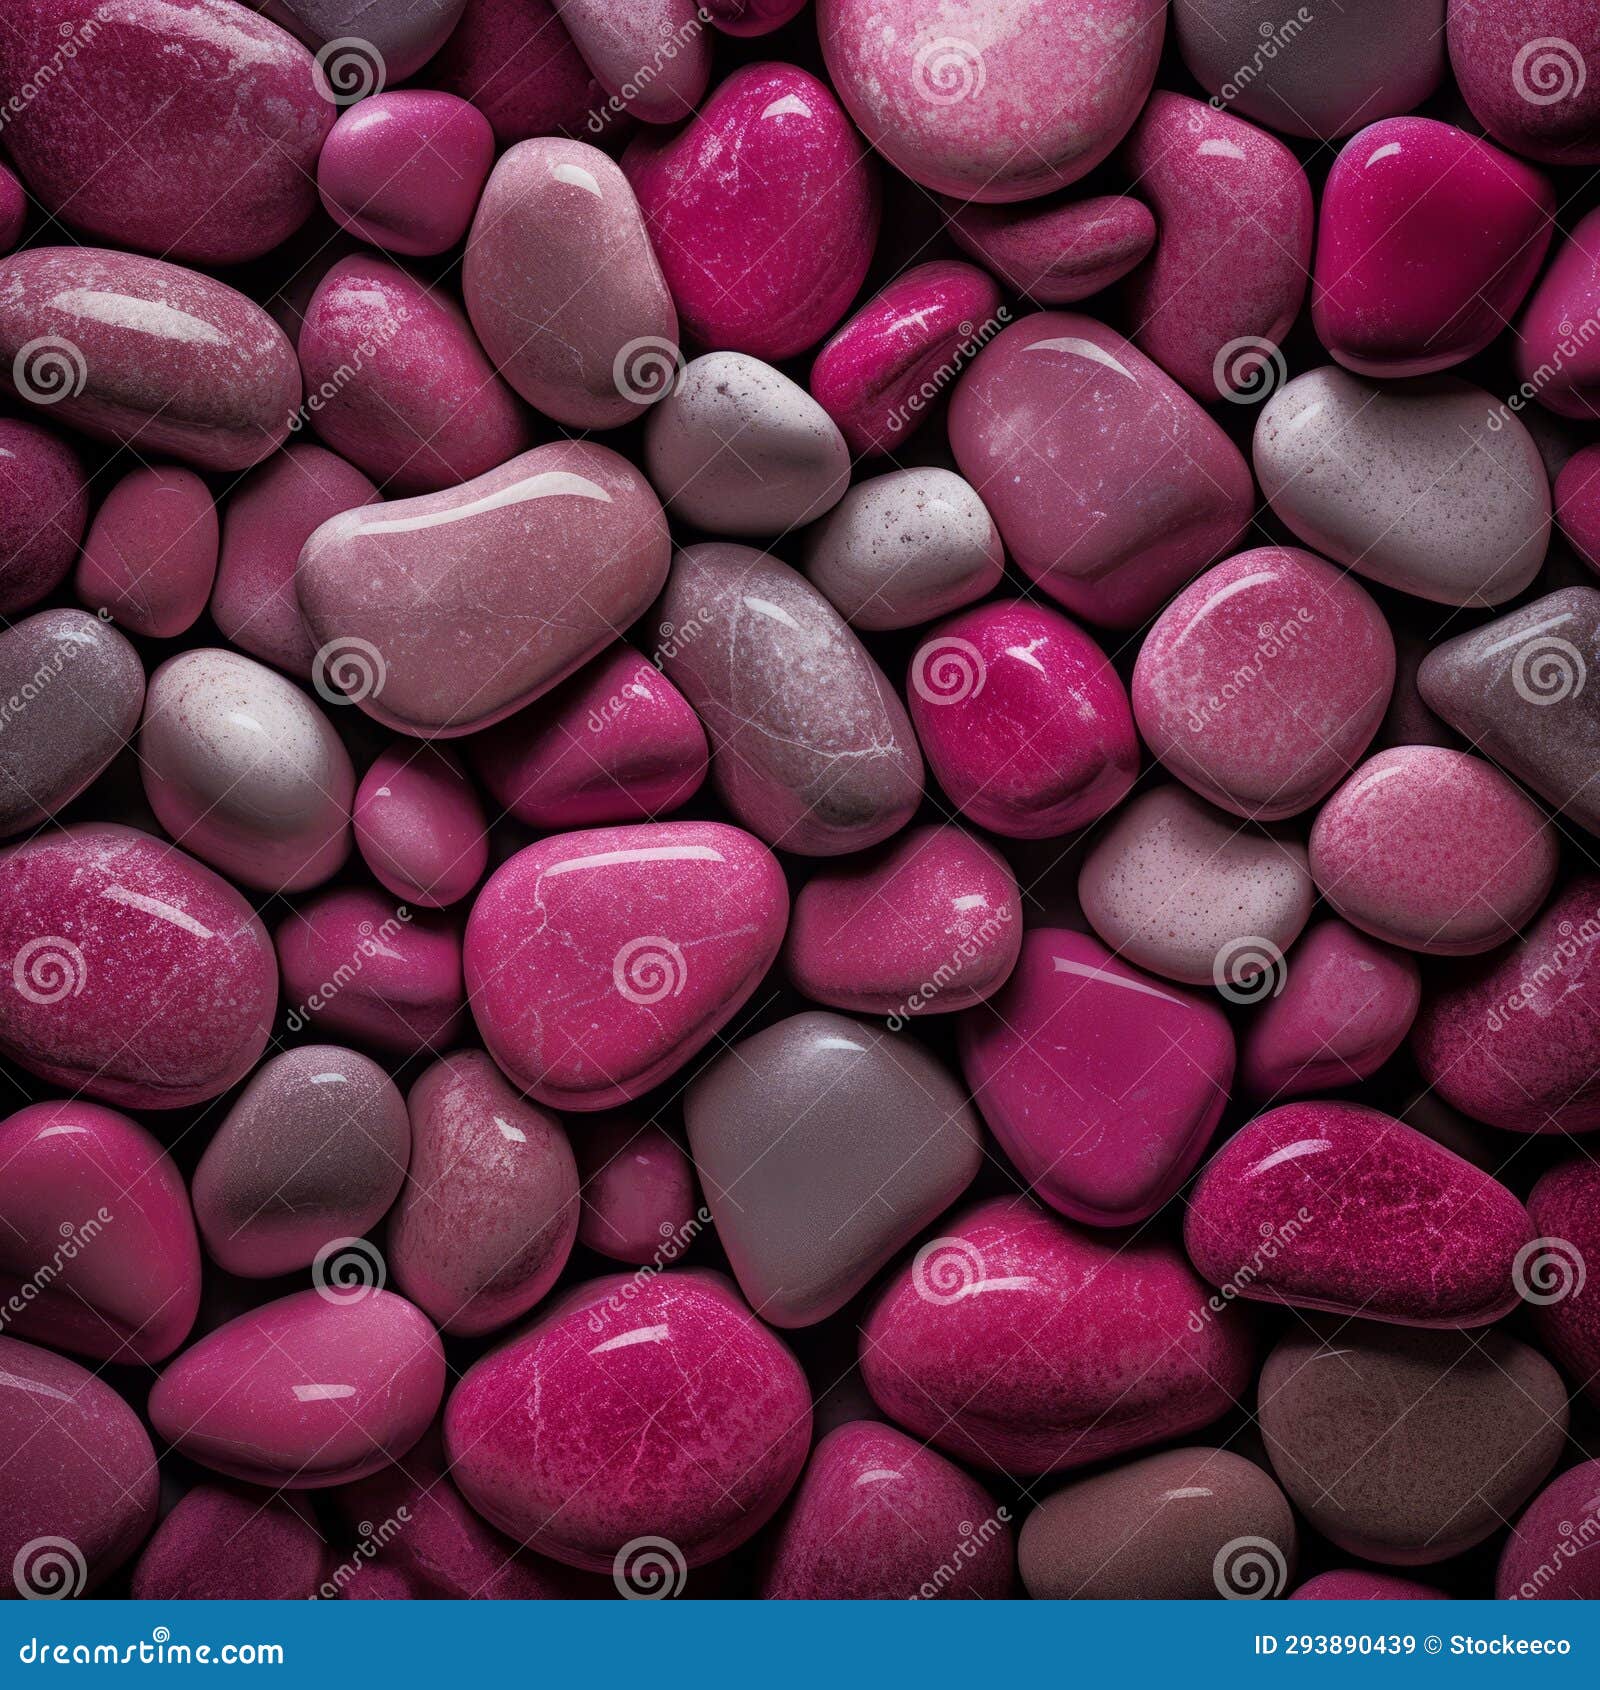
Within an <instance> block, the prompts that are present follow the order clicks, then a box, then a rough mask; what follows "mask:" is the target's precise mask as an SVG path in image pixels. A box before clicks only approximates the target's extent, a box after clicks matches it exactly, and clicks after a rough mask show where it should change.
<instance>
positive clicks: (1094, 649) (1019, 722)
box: [906, 599, 1139, 839]
mask: <svg viewBox="0 0 1600 1690" xmlns="http://www.w3.org/2000/svg"><path fill="white" fill-rule="evenodd" d="M906 697H907V700H908V702H909V704H910V707H911V720H912V722H913V724H914V725H915V727H916V730H917V738H918V740H919V741H920V742H921V744H922V748H923V750H924V751H925V752H926V753H927V757H928V763H929V766H930V767H931V768H932V770H933V773H934V778H935V779H936V780H937V781H938V782H939V785H940V786H941V787H942V788H943V790H944V793H945V796H946V797H947V798H949V800H950V802H951V803H952V804H953V805H954V806H955V807H956V809H957V810H959V811H960V812H961V813H962V815H964V816H965V817H966V818H967V819H968V820H969V821H972V822H976V823H977V825H978V826H980V827H986V828H988V829H989V830H990V831H991V832H992V833H1000V834H1004V835H1006V836H1007V837H1009V838H1013V839H1052V838H1056V837H1058V836H1059V835H1061V834H1064V833H1071V832H1073V831H1074V830H1076V829H1078V828H1081V827H1087V826H1088V825H1089V823H1090V822H1093V821H1098V820H1099V818H1100V817H1101V816H1103V815H1105V814H1106V813H1107V812H1108V811H1109V810H1111V809H1113V808H1115V806H1116V805H1117V804H1119V803H1120V802H1121V801H1122V799H1123V798H1124V797H1125V796H1126V795H1127V793H1128V789H1129V788H1130V787H1131V786H1132V785H1133V782H1134V777H1135V776H1136V775H1137V774H1138V772H1139V744H1138V740H1137V739H1136V738H1135V736H1134V731H1133V713H1132V711H1131V710H1130V709H1129V708H1128V694H1127V691H1126V689H1125V688H1124V687H1123V685H1122V681H1121V679H1120V678H1119V677H1118V675H1117V673H1116V671H1115V670H1114V669H1113V668H1112V667H1111V664H1110V661H1109V660H1108V659H1107V657H1106V655H1105V653H1104V652H1103V651H1101V649H1100V647H1099V646H1097V645H1096V644H1095V643H1094V641H1093V640H1092V639H1090V638H1089V636H1088V635H1087V634H1086V633H1084V632H1083V630H1082V629H1081V628H1079V627H1077V626H1076V624H1074V623H1072V622H1070V621H1068V619H1067V618H1066V617H1065V616H1063V615H1061V613H1060V612H1059V611H1057V610H1053V609H1051V608H1049V607H1048V606H1045V605H1039V604H1033V603H1030V602H1029V601H1027V600H1025V599H1001V600H998V601H995V602H993V603H990V604H985V605H981V606H979V607H978V608H977V609H976V610H968V611H964V612H963V613H962V614H961V615H959V616H953V617H951V618H950V620H949V621H947V622H941V623H940V624H939V625H938V627H936V628H934V629H932V630H931V631H930V632H929V634H928V636H927V638H926V639H925V640H924V641H923V642H922V644H921V645H920V646H918V648H917V650H916V652H915V654H914V655H913V656H912V659H911V666H910V671H909V676H908V680H907V685H906Z"/></svg>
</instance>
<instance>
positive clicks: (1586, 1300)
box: [1523, 1156, 1600, 1401]
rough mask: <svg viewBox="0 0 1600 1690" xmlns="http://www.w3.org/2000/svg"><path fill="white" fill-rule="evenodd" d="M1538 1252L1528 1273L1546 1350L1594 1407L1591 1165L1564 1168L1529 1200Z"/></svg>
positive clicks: (1595, 1245) (1598, 1232) (1596, 1257)
mask: <svg viewBox="0 0 1600 1690" xmlns="http://www.w3.org/2000/svg"><path fill="white" fill-rule="evenodd" d="M1528 1212H1529V1214H1531V1215H1532V1216H1533V1224H1534V1227H1535V1229H1536V1230H1537V1232H1538V1233H1539V1237H1540V1240H1541V1242H1540V1245H1539V1248H1538V1249H1537V1250H1535V1251H1533V1252H1532V1253H1531V1255H1530V1257H1529V1259H1528V1260H1527V1262H1525V1263H1524V1265H1523V1278H1524V1280H1525V1281H1526V1292H1525V1295H1526V1296H1527V1299H1528V1301H1529V1302H1530V1303H1532V1304H1533V1321H1534V1325H1535V1327H1536V1328H1537V1329H1538V1333H1539V1339H1540V1342H1541V1343H1542V1344H1543V1345H1544V1347H1545V1349H1546V1350H1547V1351H1548V1352H1549V1354H1550V1355H1551V1356H1553V1357H1554V1358H1555V1360H1556V1361H1558V1362H1559V1363H1560V1364H1561V1366H1562V1367H1563V1368H1564V1369H1565V1370H1566V1372H1567V1373H1568V1375H1569V1376H1570V1377H1571V1379H1572V1381H1573V1383H1574V1384H1575V1385H1576V1386H1577V1387H1578V1389H1579V1390H1580V1391H1581V1392H1582V1393H1584V1394H1585V1395H1586V1396H1588V1397H1589V1398H1590V1400H1591V1401H1600V1283H1592V1282H1591V1279H1590V1275H1589V1271H1588V1264H1589V1263H1590V1262H1600V1173H1597V1171H1596V1168H1595V1165H1594V1163H1593V1162H1591V1161H1590V1160H1588V1158H1587V1157H1584V1156H1578V1157H1577V1158H1575V1159H1574V1160H1572V1161H1570V1162H1561V1163H1558V1164H1557V1165H1556V1166H1555V1167H1553V1168H1551V1169H1550V1171H1549V1172H1548V1173H1546V1174H1544V1175H1543V1176H1542V1177H1541V1178H1540V1180H1539V1182H1538V1184H1537V1185H1535V1186H1534V1188H1533V1190H1532V1191H1531V1192H1530V1193H1529V1195H1528Z"/></svg>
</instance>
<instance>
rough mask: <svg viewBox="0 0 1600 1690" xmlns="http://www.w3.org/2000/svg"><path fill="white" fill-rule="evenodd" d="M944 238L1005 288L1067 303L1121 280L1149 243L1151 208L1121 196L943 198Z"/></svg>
mask: <svg viewBox="0 0 1600 1690" xmlns="http://www.w3.org/2000/svg"><path fill="white" fill-rule="evenodd" d="M944 209H945V211H946V212H947V214H948V215H949V218H950V236H951V239H952V240H954V241H955V243H956V245H957V246H959V247H960V248H961V250H962V251H963V252H966V253H969V254H971V256H972V257H973V258H976V259H977V260H978V261H979V262H980V263H982V264H986V265H987V266H988V267H989V268H990V269H991V270H993V271H994V273H995V274H996V275H997V276H998V277H999V278H1000V279H1001V281H1003V282H1005V283H1006V284H1007V286H1009V287H1012V288H1014V289H1016V291H1017V292H1018V293H1025V294H1028V295H1030V296H1031V297H1032V298H1033V299H1035V300H1037V301H1038V302H1039V304H1041V305H1071V304H1073V303H1075V302H1076V301H1077V300H1080V299H1087V298H1088V297H1089V295H1090V294H1092V293H1099V292H1100V290H1101V289H1102V288H1106V287H1110V285H1111V284H1112V283H1113V282H1116V281H1120V280H1121V279H1122V278H1123V277H1124V276H1125V275H1127V273H1128V272H1129V271H1130V270H1131V269H1132V268H1133V267H1134V266H1135V265H1136V264H1138V263H1139V262H1140V261H1141V260H1142V259H1143V258H1144V257H1145V255H1146V254H1147V253H1148V252H1149V251H1150V249H1151V247H1153V246H1154V245H1155V241H1156V220H1155V218H1154V217H1153V216H1152V215H1151V214H1150V208H1149V207H1148V206H1147V205H1145V204H1143V202H1142V201H1140V200H1136V199H1133V198H1132V197H1131V196H1129V195H1127V194H1099V195H1096V196H1095V197H1094V198H1092V199H1085V200H1067V201H1065V202H1063V203H1062V204H1059V205H1057V204H1054V203H1052V204H1050V205H1047V206H1045V207H1044V208H1043V209H1042V210H1041V209H1040V208H1039V207H1038V206H1036V205H1032V204H1029V205H1026V206H1024V207H1022V208H1021V209H1020V210H1019V209H1018V208H1017V207H1016V206H995V205H977V204H972V203H963V202H961V201H959V200H947V201H945V202H944Z"/></svg>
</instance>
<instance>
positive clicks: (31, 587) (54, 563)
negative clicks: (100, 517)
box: [0, 417, 89, 616]
mask: <svg viewBox="0 0 1600 1690" xmlns="http://www.w3.org/2000/svg"><path fill="white" fill-rule="evenodd" d="M0 491H3V492H4V497H3V498H0V615H3V616H14V615H15V614H16V613H17V612H18V611H19V610H26V609H27V607H28V606H29V605H30V604H35V603H37V601H38V600H40V599H42V598H43V597H44V596H45V594H46V593H50V592H53V591H54V590H55V588H56V587H57V585H58V584H59V583H60V582H61V580H62V578H63V577H64V576H65V575H66V573H67V571H68V570H69V569H70V568H71V567H72V565H73V562H74V560H75V559H76V558H77V555H78V546H79V543H80V542H81V541H82V539H83V530H84V525H85V524H86V523H87V522H88V520H89V483H88V480H87V479H86V477H85V474H84V468H83V463H82V461H81V459H80V458H79V457H78V453H77V450H76V448H75V447H74V446H72V444H71V443H70V442H69V441H68V440H66V439H65V438H64V437H63V436H62V435H59V434H54V433H52V432H51V431H50V430H49V429H47V428H45V427H44V426H43V425H42V424H40V423H36V422H26V421H23V420H22V419H20V418H14V417H0Z"/></svg>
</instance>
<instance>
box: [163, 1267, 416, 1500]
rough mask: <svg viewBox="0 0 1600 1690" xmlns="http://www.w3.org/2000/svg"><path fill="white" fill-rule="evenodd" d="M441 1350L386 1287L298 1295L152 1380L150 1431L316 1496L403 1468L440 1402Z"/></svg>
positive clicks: (233, 1325)
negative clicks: (380, 1471)
mask: <svg viewBox="0 0 1600 1690" xmlns="http://www.w3.org/2000/svg"><path fill="white" fill-rule="evenodd" d="M444 1384H445V1365H444V1349H443V1346H442V1345H441V1344H440V1342H439V1334H438V1333H437V1332H435V1331H434V1329H433V1327H432V1325H431V1324H430V1323H429V1321H428V1319H427V1317H426V1316H425V1315H423V1314H422V1313H421V1312H420V1311H419V1310H418V1309H416V1308H415V1307H413V1306H412V1304H410V1303H408V1302H407V1301H406V1300H405V1298H404V1297H397V1296H395V1295H394V1294H393V1293H392V1292H390V1291H383V1290H378V1289H373V1288H371V1287H364V1288H354V1289H348V1288H337V1287H333V1288H328V1289H319V1290H315V1291H296V1292H295V1293H293V1294H292V1295H291V1296H288V1297H280V1298H279V1299H278V1300H277V1301H276V1302H272V1303H266V1304H263V1305H262V1306H261V1307H260V1308H258V1309H253V1310H252V1311H251V1312H250V1313H248V1314H242V1315H239V1316H238V1317H237V1318H236V1319H234V1320H230V1321H229V1322H228V1323H227V1324H226V1325H225V1326H219V1327H218V1328H217V1329H216V1330H215V1331H214V1332H210V1333H208V1334H207V1335H206V1336H205V1337H204V1338H202V1339H201V1340H200V1341H199V1343H197V1344H194V1345H191V1346H190V1348H189V1349H187V1350H185V1351H184V1352H183V1354H182V1355H181V1356H179V1357H178V1359H177V1360H176V1361H174V1362H170V1363H169V1364H168V1366H167V1369H166V1371H165V1372H164V1373H163V1374H162V1375H161V1377H160V1378H159V1379H158V1380H157V1381H156V1382H155V1385H154V1387H153V1388H152V1390H151V1392H150V1423H151V1425H153V1426H154V1427H155V1429H156V1432H157V1434H158V1435H159V1436H161V1437H162V1438H164V1439H165V1440H166V1441H167V1442H168V1443H169V1444H171V1445H172V1446H173V1448H174V1449H176V1450H177V1451H178V1452H179V1453H180V1454H182V1455H185V1456H187V1457H188V1458H189V1459H190V1460H191V1461H196V1462H198V1463H199V1464H200V1465H201V1466H202V1467H209V1468H211V1469H212V1470H213V1471H215V1472H218V1473H226V1474H227V1475H228V1476H229V1477H230V1478H235V1479H244V1480H246V1481H247V1482H249V1483H251V1484H258V1485H270V1486H272V1487H273V1488H274V1489H282V1490H320V1489H323V1488H324V1487H326V1486H328V1485H342V1484H348V1483H349V1482H350V1480H352V1479H359V1478H363V1477H365V1475H366V1474H368V1473H375V1472H377V1471H378V1469H379V1468H380V1467H385V1466H387V1465H388V1464H389V1463H390V1462H391V1461H398V1460H400V1459H401V1458H402V1457H403V1456H404V1455H405V1453H406V1451H407V1450H409V1449H410V1448H411V1446H412V1445H413V1444H414V1443H416V1441H417V1440H418V1438H420V1437H421V1436H422V1434H423V1433H424V1432H425V1431H426V1430H427V1428H428V1424H429V1422H430V1421H431V1420H432V1419H433V1417H434V1415H435V1414H437V1413H438V1411H439V1404H440V1402H441V1401H442V1399H443V1397H444Z"/></svg>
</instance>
